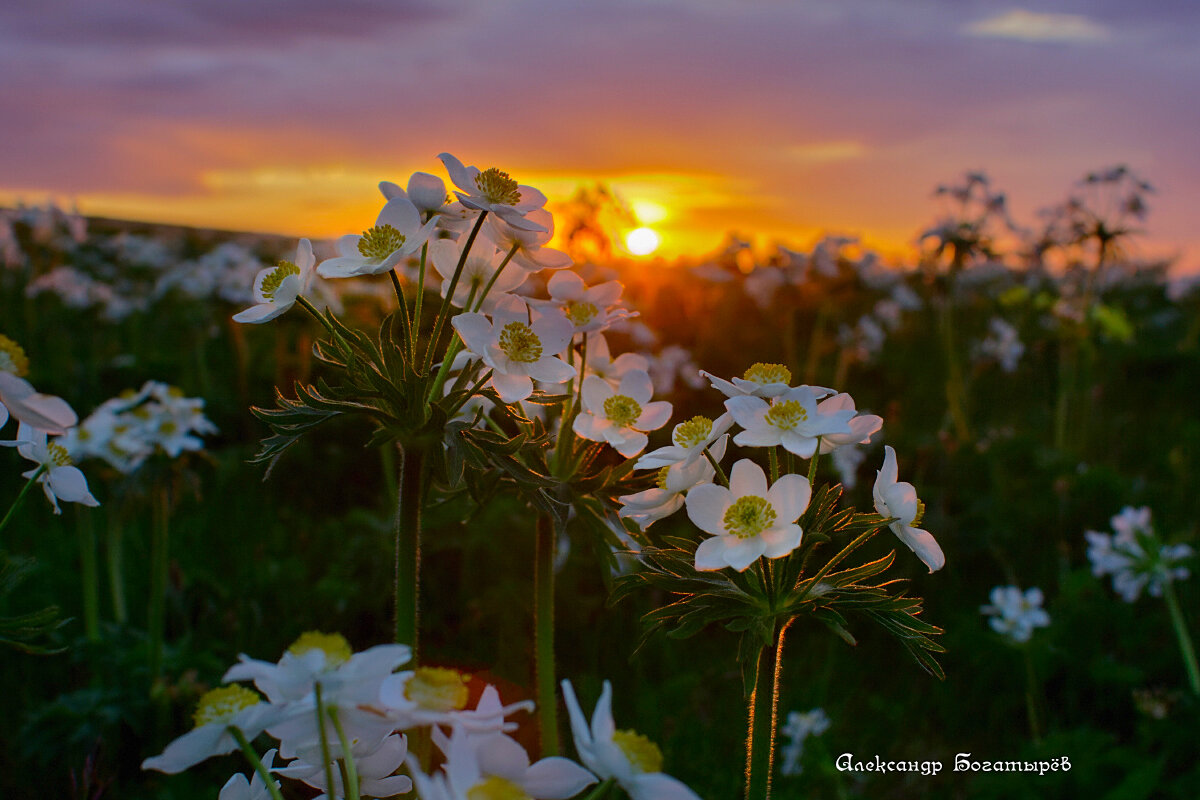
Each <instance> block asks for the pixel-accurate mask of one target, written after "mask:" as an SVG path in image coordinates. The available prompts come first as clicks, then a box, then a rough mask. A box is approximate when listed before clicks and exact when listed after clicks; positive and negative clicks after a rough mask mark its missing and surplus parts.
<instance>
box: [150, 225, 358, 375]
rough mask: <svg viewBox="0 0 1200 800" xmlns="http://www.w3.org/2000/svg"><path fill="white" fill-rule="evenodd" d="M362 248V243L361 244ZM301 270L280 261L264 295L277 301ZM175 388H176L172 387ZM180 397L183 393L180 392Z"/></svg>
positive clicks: (264, 284)
mask: <svg viewBox="0 0 1200 800" xmlns="http://www.w3.org/2000/svg"><path fill="white" fill-rule="evenodd" d="M359 245H360V247H361V242H360V243H359ZM299 274H300V268H299V267H297V266H296V265H295V264H293V263H292V262H290V261H280V262H279V264H278V265H276V267H275V269H274V270H272V271H271V273H270V274H269V275H267V277H265V278H263V282H262V295H263V297H265V298H267V299H268V300H274V299H275V292H277V291H279V284H281V283H283V279H284V278H286V277H287V276H288V275H299ZM172 388H174V387H172ZM179 396H180V397H182V396H183V393H182V392H180V394H179Z"/></svg>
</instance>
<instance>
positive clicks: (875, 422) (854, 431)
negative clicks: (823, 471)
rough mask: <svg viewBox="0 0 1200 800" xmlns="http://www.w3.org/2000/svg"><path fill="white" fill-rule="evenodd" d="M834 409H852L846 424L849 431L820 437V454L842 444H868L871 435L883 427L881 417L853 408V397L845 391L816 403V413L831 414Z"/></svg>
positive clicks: (835, 448)
mask: <svg viewBox="0 0 1200 800" xmlns="http://www.w3.org/2000/svg"><path fill="white" fill-rule="evenodd" d="M835 411H854V412H855V416H853V417H851V418H850V420H849V422H847V423H846V424H847V425H849V426H850V432H849V433H829V434H825V435H824V436H822V437H821V454H822V455H824V454H825V453H830V452H833V451H835V450H837V449H839V448H840V447H842V446H843V445H849V444H869V443H870V441H871V437H872V436H874V435H875V434H876V433H878V432H879V429H880V428H882V427H883V417H878V416H875V415H874V414H859V413H858V412H857V411H856V410H855V408H854V398H853V397H851V396H850V395H848V394H846V393H845V392H841V393H839V394H835V395H834V396H833V397H827V398H825V399H824V400H822V401H821V402H819V403H817V413H818V414H832V413H833V412H835Z"/></svg>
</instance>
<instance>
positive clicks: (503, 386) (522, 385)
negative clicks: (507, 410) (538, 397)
mask: <svg viewBox="0 0 1200 800" xmlns="http://www.w3.org/2000/svg"><path fill="white" fill-rule="evenodd" d="M492 387H493V388H495V390H496V392H497V393H498V394H499V395H500V399H501V400H503V401H504V402H506V403H515V402H517V401H518V400H524V399H525V398H527V397H529V395H531V394H533V381H531V380H530V379H529V377H528V376H527V375H503V374H501V373H499V372H497V373H494V374H493V375H492Z"/></svg>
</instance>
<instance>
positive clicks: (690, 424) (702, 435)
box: [671, 416, 713, 447]
mask: <svg viewBox="0 0 1200 800" xmlns="http://www.w3.org/2000/svg"><path fill="white" fill-rule="evenodd" d="M712 427H713V421H712V420H711V419H709V418H708V417H701V416H695V417H692V418H691V419H689V420H688V421H687V422H681V423H679V424H678V425H676V426H675V430H674V431H673V432H672V433H671V438H672V439H674V440H675V444H677V445H679V446H680V447H695V446H696V445H698V444H701V443H703V442H704V441H705V440H706V439H708V436H709V434H711V433H712Z"/></svg>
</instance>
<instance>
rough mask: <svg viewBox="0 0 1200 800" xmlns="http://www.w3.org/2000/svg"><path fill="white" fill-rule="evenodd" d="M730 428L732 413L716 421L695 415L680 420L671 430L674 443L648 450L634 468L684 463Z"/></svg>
mask: <svg viewBox="0 0 1200 800" xmlns="http://www.w3.org/2000/svg"><path fill="white" fill-rule="evenodd" d="M731 427H733V416H732V415H730V414H728V413H726V414H722V415H721V416H719V417H717V419H716V421H713V420H711V419H709V418H708V417H702V416H695V417H692V418H691V419H689V420H687V421H685V422H681V423H679V424H678V425H676V426H675V428H674V430H672V431H671V441H672V442H674V444H671V445H668V446H667V447H660V448H658V449H657V450H652V451H650V452H649V453H646V455H644V456H642V457H641V458H639V459H638V462H637V465H636V467H635V469H658V468H659V467H665V466H669V465H671V464H677V463H682V464H684V465H685V466H688V465H690V464H692V463H693V462H695V461H696V459H698V458H700V457H701V456H702V455H703V454H704V450H705V448H707V447H709V446H710V445H711V444H712V443H713V442H715V441H716V440H717V439H719V438H720V437H721V436H723V435H724V434H725V432H726V431H728V430H729V429H730V428H731Z"/></svg>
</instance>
